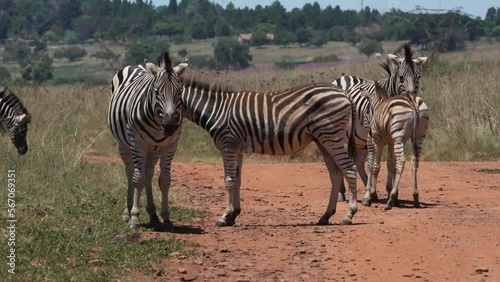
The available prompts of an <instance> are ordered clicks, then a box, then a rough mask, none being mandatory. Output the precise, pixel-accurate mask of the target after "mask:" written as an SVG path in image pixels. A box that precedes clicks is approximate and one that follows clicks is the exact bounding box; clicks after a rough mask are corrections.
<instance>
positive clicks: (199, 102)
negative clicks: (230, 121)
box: [182, 86, 234, 133]
mask: <svg viewBox="0 0 500 282" xmlns="http://www.w3.org/2000/svg"><path fill="white" fill-rule="evenodd" d="M233 96H234V95H232V93H228V92H226V91H219V90H213V91H212V90H211V89H204V88H196V87H194V86H185V87H184V89H183V92H182V104H183V110H184V113H185V114H186V118H187V119H189V120H190V121H192V122H194V123H195V124H197V125H199V126H200V127H202V128H204V129H205V130H206V131H208V132H209V133H211V132H213V131H216V130H217V129H218V128H220V127H221V126H222V125H223V124H225V122H224V117H225V113H226V110H225V108H226V107H227V105H228V104H229V103H230V100H232V97H233Z"/></svg>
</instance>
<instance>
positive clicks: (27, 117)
mask: <svg viewBox="0 0 500 282" xmlns="http://www.w3.org/2000/svg"><path fill="white" fill-rule="evenodd" d="M16 119H17V122H18V123H29V122H30V121H31V114H29V113H24V114H20V115H18V116H17V117H16Z"/></svg>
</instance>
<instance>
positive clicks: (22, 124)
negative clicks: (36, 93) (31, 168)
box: [0, 83, 31, 155]
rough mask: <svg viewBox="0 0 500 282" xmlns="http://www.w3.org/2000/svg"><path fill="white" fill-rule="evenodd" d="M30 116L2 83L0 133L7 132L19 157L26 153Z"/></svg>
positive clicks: (0, 85) (0, 89) (0, 90)
mask: <svg viewBox="0 0 500 282" xmlns="http://www.w3.org/2000/svg"><path fill="white" fill-rule="evenodd" d="M30 121H31V114H30V113H28V110H26V108H25V107H24V106H23V103H22V102H21V100H20V99H19V98H18V97H17V96H16V95H15V94H14V93H12V91H10V90H9V88H7V86H5V85H4V84H3V83H2V84H0V132H2V133H5V132H8V134H9V137H10V140H11V141H12V143H13V144H14V146H15V147H16V149H17V152H18V153H19V154H20V155H24V154H26V152H28V142H27V141H26V136H27V134H28V123H30Z"/></svg>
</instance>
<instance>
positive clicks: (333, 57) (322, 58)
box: [312, 54, 340, 63]
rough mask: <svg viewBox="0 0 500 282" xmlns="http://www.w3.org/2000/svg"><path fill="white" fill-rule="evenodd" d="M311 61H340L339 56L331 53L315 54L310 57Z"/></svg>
mask: <svg viewBox="0 0 500 282" xmlns="http://www.w3.org/2000/svg"><path fill="white" fill-rule="evenodd" d="M312 61H313V62H314V63H321V62H338V61H340V58H339V57H338V56H337V55H335V54H331V55H326V56H316V57H314V58H313V59H312Z"/></svg>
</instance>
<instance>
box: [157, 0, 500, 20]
mask: <svg viewBox="0 0 500 282" xmlns="http://www.w3.org/2000/svg"><path fill="white" fill-rule="evenodd" d="M178 2H180V1H178ZM210 2H213V3H217V4H219V5H221V6H222V7H224V8H225V7H226V6H227V4H229V3H230V2H232V3H233V4H234V5H235V7H237V8H245V7H248V8H251V9H255V7H256V6H257V5H261V6H262V7H265V6H269V5H270V4H271V3H272V1H269V0H267V1H265V0H244V1H243V0H233V1H230V0H211V1H210ZM270 2H271V3H270ZM279 2H280V3H281V5H283V7H285V9H286V10H287V11H291V10H292V9H294V8H302V7H303V6H304V5H305V4H307V3H311V4H312V3H314V2H318V4H319V5H320V7H321V9H324V8H326V7H327V6H329V5H330V6H332V7H335V6H337V5H339V6H340V8H341V9H342V10H356V11H359V10H360V9H361V7H362V6H363V7H370V9H377V10H378V11H379V12H380V13H385V12H388V11H390V10H391V9H392V8H396V9H400V10H402V11H404V12H409V11H412V10H415V8H416V6H420V7H422V8H426V9H431V10H453V9H455V8H459V7H462V9H461V11H462V12H463V13H466V14H470V15H472V16H473V18H475V17H481V18H482V19H484V17H485V16H486V11H487V10H488V8H490V7H495V8H500V3H498V0H482V1H476V2H473V1H467V0H452V1H441V0H419V1H416V0H409V1H403V0H389V1H376V2H375V3H373V2H374V1H373V0H371V1H370V0H361V1H331V0H317V1H279ZM362 3H363V4H362ZM153 4H154V5H155V6H168V4H169V1H168V0H153Z"/></svg>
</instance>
